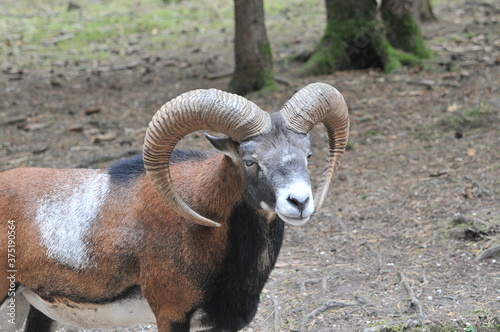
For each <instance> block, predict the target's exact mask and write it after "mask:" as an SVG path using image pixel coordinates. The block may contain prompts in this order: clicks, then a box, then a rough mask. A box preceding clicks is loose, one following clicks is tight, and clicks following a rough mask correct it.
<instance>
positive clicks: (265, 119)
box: [143, 89, 271, 227]
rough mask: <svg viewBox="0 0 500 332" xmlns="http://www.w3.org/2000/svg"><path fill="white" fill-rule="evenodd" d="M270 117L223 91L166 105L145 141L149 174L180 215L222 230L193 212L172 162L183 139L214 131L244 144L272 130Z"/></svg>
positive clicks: (185, 96)
mask: <svg viewBox="0 0 500 332" xmlns="http://www.w3.org/2000/svg"><path fill="white" fill-rule="evenodd" d="M270 128H271V120H270V118H269V115H268V114H267V113H266V112H264V111H263V110H262V109H260V108H259V107H258V106H257V105H255V104H254V103H252V102H250V101H249V100H247V99H245V98H243V97H240V96H237V95H233V94H230V93H227V92H223V91H220V90H215V89H210V90H194V91H190V92H187V93H184V94H182V95H180V96H178V97H177V98H175V99H173V100H171V101H169V102H168V103H166V104H165V105H163V106H162V107H161V108H160V110H159V111H158V112H157V113H156V114H155V116H154V117H153V119H152V120H151V122H150V123H149V127H148V130H147V132H146V136H145V139H144V146H143V150H144V152H143V158H144V167H145V168H146V173H147V175H148V177H149V179H150V181H151V183H152V185H153V187H154V188H155V190H156V191H157V192H158V194H159V195H160V197H162V199H163V200H164V201H165V202H167V204H169V206H170V207H171V208H172V210H174V211H175V212H176V213H178V214H179V215H181V216H182V217H184V218H186V219H189V220H191V221H193V222H195V223H197V224H200V225H203V226H211V227H220V224H219V223H216V222H214V221H212V220H209V219H207V218H205V217H203V216H201V215H200V214H198V213H197V212H195V211H193V210H192V209H191V208H190V207H189V206H188V205H187V204H186V203H185V202H184V201H183V200H182V198H181V197H180V196H179V194H178V193H177V191H176V190H175V188H174V185H173V183H172V178H171V175H170V169H169V160H170V156H171V154H172V151H173V149H174V147H175V145H176V144H177V142H179V141H180V140H181V138H182V137H184V136H186V135H187V134H189V133H191V132H193V131H196V130H210V131H216V132H221V133H223V134H226V135H228V136H229V137H231V139H233V140H235V141H237V142H241V141H243V140H245V139H247V138H249V137H252V136H256V135H259V134H262V133H265V132H267V131H269V130H270Z"/></svg>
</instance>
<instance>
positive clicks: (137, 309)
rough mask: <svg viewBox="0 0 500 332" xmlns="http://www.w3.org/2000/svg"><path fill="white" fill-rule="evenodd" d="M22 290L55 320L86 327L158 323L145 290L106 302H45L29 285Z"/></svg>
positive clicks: (39, 308) (34, 303)
mask: <svg viewBox="0 0 500 332" xmlns="http://www.w3.org/2000/svg"><path fill="white" fill-rule="evenodd" d="M22 294H23V295H24V297H25V298H26V299H27V300H28V301H29V302H30V303H31V304H32V305H33V306H34V307H35V308H37V309H38V310H39V311H41V312H42V313H43V314H45V315H46V316H48V317H50V318H52V319H53V320H56V321H58V322H59V323H62V324H68V325H73V326H78V327H81V328H84V329H93V328H116V327H122V326H129V325H135V324H139V323H142V324H155V323H156V320H155V316H154V314H153V312H152V311H151V309H150V308H149V305H148V303H147V302H146V299H144V297H143V296H142V294H137V295H135V296H131V297H129V298H125V299H121V300H119V301H116V302H111V303H105V304H94V303H77V302H72V301H69V300H67V299H55V300H54V302H46V301H44V300H43V299H42V298H40V297H39V296H38V295H36V294H35V293H33V292H32V291H31V290H29V289H27V288H25V289H23V291H22Z"/></svg>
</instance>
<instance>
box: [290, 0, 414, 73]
mask: <svg viewBox="0 0 500 332" xmlns="http://www.w3.org/2000/svg"><path fill="white" fill-rule="evenodd" d="M384 1H387V0H384ZM393 1H402V0H393ZM325 3H326V11H327V24H326V28H325V31H324V33H323V37H322V38H321V40H320V42H319V44H318V45H317V46H316V48H315V50H314V52H313V54H312V56H311V57H310V58H309V60H308V61H307V63H306V64H305V66H304V67H303V68H302V69H301V70H300V71H299V75H302V76H303V75H317V74H328V73H330V72H332V71H333V70H343V69H360V68H369V67H381V68H383V69H384V70H385V71H386V72H391V71H393V70H395V69H397V68H399V67H401V65H402V64H410V63H413V62H416V61H418V58H417V57H416V56H413V55H411V54H406V53H404V52H400V51H398V50H396V49H395V48H394V47H393V46H392V45H391V42H390V39H388V38H387V36H386V26H385V25H384V24H383V22H382V21H381V20H380V16H379V12H378V9H377V2H376V0H325ZM405 17H406V16H405ZM410 17H411V16H410ZM417 28H418V25H417ZM395 31H397V29H395ZM418 32H419V30H418Z"/></svg>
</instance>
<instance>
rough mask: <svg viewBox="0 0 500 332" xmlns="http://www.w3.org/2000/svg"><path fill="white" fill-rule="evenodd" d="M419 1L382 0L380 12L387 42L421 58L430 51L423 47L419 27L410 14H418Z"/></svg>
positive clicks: (426, 56)
mask: <svg viewBox="0 0 500 332" xmlns="http://www.w3.org/2000/svg"><path fill="white" fill-rule="evenodd" d="M419 3H420V2H419V1H415V0H383V1H382V5H381V7H380V13H381V16H382V21H383V22H384V25H385V28H386V35H387V39H388V40H389V42H390V43H391V44H392V45H393V46H394V47H395V48H397V49H400V50H402V51H404V52H407V53H410V54H413V55H414V56H416V57H417V58H420V59H422V58H428V57H430V51H429V50H428V49H427V47H425V42H424V38H423V36H422V33H421V32H420V27H419V25H418V22H417V20H416V19H415V17H414V14H412V13H415V14H416V15H418V5H419Z"/></svg>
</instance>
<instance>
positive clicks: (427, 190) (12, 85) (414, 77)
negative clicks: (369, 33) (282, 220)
mask: <svg viewBox="0 0 500 332" xmlns="http://www.w3.org/2000/svg"><path fill="white" fill-rule="evenodd" d="M436 12H437V15H438V17H439V22H437V23H431V24H427V25H425V26H424V28H423V29H424V34H425V36H426V39H427V42H428V45H429V47H430V48H432V49H433V50H434V52H435V57H434V59H432V60H430V61H426V62H425V63H424V64H423V65H422V66H421V67H417V68H415V67H414V68H406V69H404V70H401V71H399V72H397V73H393V74H390V75H386V74H383V73H381V72H379V71H378V70H362V71H351V72H335V73H332V74H331V75H328V76H321V77H309V78H307V79H297V78H293V76H292V75H291V74H292V73H293V70H294V69H296V67H297V66H298V64H296V63H294V62H291V61H289V60H286V59H285V58H282V57H280V56H279V55H280V54H281V53H280V52H285V53H288V52H294V51H295V52H300V51H302V50H303V49H304V48H308V47H312V44H313V43H312V44H311V43H308V42H306V41H301V40H300V38H298V37H297V36H305V35H306V34H305V32H301V31H298V32H297V34H296V35H295V36H293V37H290V36H282V37H281V38H284V39H286V38H289V39H290V40H292V42H291V45H292V46H290V48H289V49H278V47H276V48H275V58H276V63H275V71H276V75H277V76H280V77H281V78H286V83H287V84H283V83H280V84H279V85H278V89H277V91H274V92H261V93H256V94H253V95H251V96H249V98H250V99H251V100H253V101H254V102H256V103H257V104H258V105H260V106H261V107H263V108H264V109H267V110H275V109H278V108H279V107H280V106H281V105H282V104H283V103H284V102H285V101H286V100H287V99H288V98H289V97H290V96H291V95H292V94H293V93H294V91H296V89H298V88H300V87H302V86H304V85H305V84H307V83H309V82H314V81H323V82H327V83H330V84H332V85H334V86H335V87H337V89H339V90H340V91H341V92H342V93H343V94H344V97H345V99H346V101H347V102H348V105H349V107H350V114H351V120H352V126H351V134H350V149H349V150H348V151H347V152H346V155H345V157H344V160H343V162H342V164H341V169H340V174H339V176H338V177H337V179H336V181H335V184H334V186H333V189H332V190H331V192H330V196H329V198H328V200H327V202H326V203H325V206H324V207H323V209H322V211H321V213H320V214H319V215H318V216H317V217H316V218H315V219H314V220H312V221H311V222H310V223H308V225H306V226H304V227H301V228H294V227H288V228H287V234H286V238H285V243H284V247H283V249H282V252H281V255H280V259H279V261H278V263H277V266H276V269H275V270H274V272H273V273H272V275H271V278H270V280H269V282H268V284H267V286H266V288H265V290H264V293H263V294H262V301H261V306H260V310H259V313H258V315H257V317H256V318H255V320H254V321H253V322H252V324H251V325H250V327H249V328H247V329H246V331H248V332H249V331H403V330H408V331H410V330H411V331H500V254H499V251H500V250H496V251H495V248H497V249H498V246H499V245H500V238H499V234H500V199H499V196H500V149H499V145H500V133H499V131H498V127H499V124H500V93H499V91H500V66H499V61H500V37H499V31H500V27H499V23H498V19H499V17H500V7H499V6H498V4H495V3H494V2H490V3H472V2H470V3H465V4H464V5H463V6H462V7H460V8H447V7H440V8H437V11H436ZM292 14H293V13H292ZM297 14H298V13H297ZM290 15H291V14H290V13H284V16H287V17H288V18H287V19H290V17H289V16H290ZM273 19H274V20H276V19H279V18H276V17H275V18H273ZM273 43H274V42H273ZM275 43H276V44H277V45H279V42H278V41H276V42H275ZM139 48H140V47H139ZM21 56H22V55H21ZM209 60H210V61H209ZM120 61H121V62H120V63H119V64H117V63H107V64H106V63H104V64H99V66H96V65H95V64H94V65H91V64H89V66H88V68H84V70H82V68H81V67H78V68H77V67H76V65H74V64H67V63H64V61H59V62H57V61H55V62H54V64H53V65H52V67H51V68H50V70H48V69H40V70H36V69H33V67H32V68H31V69H30V70H23V68H21V67H18V66H17V65H16V63H17V62H16V59H14V58H12V57H11V58H8V59H5V61H4V62H3V63H2V70H3V73H2V74H0V145H1V152H0V170H6V169H10V168H14V167H23V166H43V167H106V166H107V165H109V164H110V163H111V162H112V161H113V160H116V159H117V158H121V157H124V156H127V155H128V154H131V153H134V152H136V151H139V150H140V148H141V144H142V139H143V135H144V128H145V127H146V126H147V124H148V122H149V120H150V118H151V117H152V115H153V114H154V112H155V111H156V109H158V108H159V106H161V105H162V104H163V103H164V102H166V101H168V100H170V99H171V98H173V97H175V96H176V95H178V94H180V93H182V92H184V91H188V90H191V89H194V88H207V87H216V88H220V89H224V88H225V86H226V85H227V82H228V78H227V77H223V78H220V79H209V78H208V77H209V76H210V75H211V74H213V73H214V72H225V71H227V70H228V68H231V66H232V60H231V50H224V51H221V50H217V49H215V48H211V47H210V46H206V47H204V46H201V52H200V51H199V50H198V51H197V50H193V51H192V52H190V53H182V54H176V53H175V51H169V53H168V54H167V55H165V56H164V57H161V56H160V57H157V56H151V55H149V54H148V53H147V51H145V50H142V51H138V52H132V53H131V55H129V56H128V57H124V58H121V59H120ZM34 68H36V66H35V67H34ZM280 81H283V80H280ZM313 138H314V149H315V151H314V156H315V157H316V158H315V159H316V161H315V162H314V163H313V165H312V166H311V172H312V174H313V176H314V178H315V179H317V178H318V174H319V173H320V171H321V167H322V161H323V156H324V155H325V154H326V152H325V147H326V141H325V140H326V136H325V133H324V132H323V131H322V128H318V129H315V131H314V134H313ZM201 140H202V139H201V137H200V135H191V136H190V137H189V138H188V139H187V140H186V141H187V143H188V144H189V145H193V144H194V145H198V144H199V146H202V147H204V146H205V145H203V143H201ZM185 143H186V142H185ZM488 249H489V250H490V251H487V252H486V255H487V254H488V252H491V256H489V257H486V258H484V259H483V258H482V257H480V259H477V258H478V256H479V255H481V254H482V253H484V252H485V251H486V250H488ZM142 329H143V330H144V331H155V329H154V326H153V327H152V326H144V327H142ZM140 330H141V327H133V328H129V329H124V331H140Z"/></svg>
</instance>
